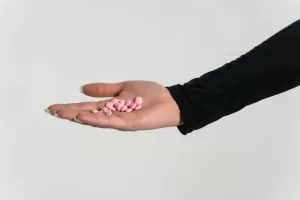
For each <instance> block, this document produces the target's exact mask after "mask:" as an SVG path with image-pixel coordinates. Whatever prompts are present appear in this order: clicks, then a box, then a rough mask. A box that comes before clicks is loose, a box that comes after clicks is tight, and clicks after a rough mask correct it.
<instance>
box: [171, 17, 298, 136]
mask: <svg viewBox="0 0 300 200" xmlns="http://www.w3.org/2000/svg"><path fill="white" fill-rule="evenodd" d="M299 84H300V20H298V21H296V22H294V23H292V24H291V25H289V26H288V27H286V28H284V29H283V30H281V31H279V32H278V33H276V34H275V35H273V36H272V37H270V38H269V39H267V40H266V41H264V42H263V43H262V44H260V45H258V46H256V47H255V48H253V49H252V50H251V51H249V52H248V53H246V54H244V55H242V56H241V57H239V58H237V59H236V60H234V61H232V62H230V63H227V64H225V65H224V66H222V67H220V68H218V69H216V70H213V71H210V72H208V73H206V74H204V75H202V76H200V77H199V78H195V79H193V80H191V81H189V82H187V83H184V84H183V85H181V84H178V85H173V86H170V87H167V89H168V90H169V91H170V93H171V95H172V97H173V98H174V100H175V101H176V102H177V104H178V106H179V109H180V113H181V119H182V120H183V125H180V126H178V129H179V131H180V132H181V133H182V134H184V135H186V134H188V133H191V132H192V131H194V130H197V129H200V128H202V127H204V126H206V125H208V124H210V123H213V122H215V121H217V120H219V119H220V118H222V117H224V116H227V115H230V114H232V113H235V112H237V111H239V110H241V109H243V108H244V107H245V106H248V105H250V104H253V103H256V102H258V101H260V100H262V99H266V98H268V97H271V96H274V95H276V94H279V93H282V92H285V91H287V90H290V89H292V88H294V87H297V86H298V85H299Z"/></svg>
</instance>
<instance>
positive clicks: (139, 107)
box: [134, 106, 142, 110]
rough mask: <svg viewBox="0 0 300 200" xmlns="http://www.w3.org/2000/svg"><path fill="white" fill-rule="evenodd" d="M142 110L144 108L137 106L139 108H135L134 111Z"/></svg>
mask: <svg viewBox="0 0 300 200" xmlns="http://www.w3.org/2000/svg"><path fill="white" fill-rule="evenodd" d="M141 108H142V106H137V107H135V109H134V110H139V109H141Z"/></svg>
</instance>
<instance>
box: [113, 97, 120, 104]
mask: <svg viewBox="0 0 300 200" xmlns="http://www.w3.org/2000/svg"><path fill="white" fill-rule="evenodd" d="M119 101H120V100H119V99H116V98H114V99H112V100H111V102H112V103H113V104H116V103H118V102H119Z"/></svg>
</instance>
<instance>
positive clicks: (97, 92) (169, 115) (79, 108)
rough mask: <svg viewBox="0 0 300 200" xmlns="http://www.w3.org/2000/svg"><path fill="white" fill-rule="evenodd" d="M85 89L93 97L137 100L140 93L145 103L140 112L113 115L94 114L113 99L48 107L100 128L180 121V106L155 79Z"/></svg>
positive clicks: (161, 125) (165, 124)
mask: <svg viewBox="0 0 300 200" xmlns="http://www.w3.org/2000/svg"><path fill="white" fill-rule="evenodd" d="M82 92H83V93H84V94H86V95H87V96H91V97H112V98H119V99H124V100H133V99H134V98H135V97H137V96H140V97H142V98H143V106H142V108H141V109H140V110H138V111H133V112H129V113H128V112H117V111H114V112H113V114H112V115H105V114H103V113H92V112H91V111H92V110H100V109H102V108H104V107H105V104H106V103H107V102H108V101H110V100H111V99H106V100H102V101H97V102H80V103H71V104H54V105H51V106H49V107H48V109H47V110H46V111H47V112H49V113H50V114H52V115H55V116H57V117H59V118H62V119H68V120H75V121H76V122H79V123H82V124H85V125H90V126H94V127H99V128H112V129H117V130H122V131H137V130H150V129H157V128H164V127H171V126H178V125H179V124H180V113H179V108H178V106H177V104H176V102H175V101H174V99H173V98H172V96H171V95H170V93H169V91H168V90H167V89H166V88H165V87H164V86H162V85H160V84H158V83H156V82H151V81H125V82H120V83H91V84H87V85H84V86H83V87H82Z"/></svg>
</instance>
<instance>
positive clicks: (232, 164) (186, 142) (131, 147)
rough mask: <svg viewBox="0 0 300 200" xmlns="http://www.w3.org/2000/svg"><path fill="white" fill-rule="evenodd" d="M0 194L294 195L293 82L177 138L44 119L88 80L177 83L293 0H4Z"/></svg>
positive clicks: (265, 27) (286, 18)
mask: <svg viewBox="0 0 300 200" xmlns="http://www.w3.org/2000/svg"><path fill="white" fill-rule="evenodd" d="M0 2H1V4H0V51H1V52H0V89H1V98H0V106H1V115H0V116H1V117H0V119H1V121H0V199H1V200H54V199H55V200H99V199H103V200H123V199H126V200H127V199H128V200H196V199H197V200H198V199H205V200H241V199H242V200H253V199H255V200H296V199H300V172H299V169H300V157H299V154H300V134H299V132H300V131H299V130H300V123H299V122H300V121H299V118H300V114H299V113H300V106H299V105H300V104H299V102H300V89H299V88H296V89H294V90H291V91H289V92H286V93H284V94H281V95H278V96H276V97H273V98H269V99H267V100H264V101H262V102H260V103H257V104H255V105H252V106H249V107H247V108H245V109H244V110H242V111H240V112H238V113H236V114H234V115H231V116H229V117H226V118H223V119H222V120H220V121H218V122H216V123H213V124H211V125H209V126H207V127H205V128H203V129H201V130H198V131H195V132H193V133H191V134H189V135H187V136H182V135H181V134H180V133H179V132H178V130H177V129H176V128H167V129H161V130H155V131H143V132H136V133H125V132H119V131H114V130H101V129H96V128H91V127H86V126H81V125H79V124H75V123H71V122H68V121H64V120H60V119H57V118H54V117H51V116H49V115H47V114H45V113H44V111H43V109H44V108H46V107H47V106H48V105H50V104H54V103H60V102H61V103H67V102H77V101H85V100H91V99H90V98H87V97H84V96H83V95H82V94H80V93H79V91H78V88H79V87H80V86H81V85H82V84H85V83H89V82H114V81H123V80H130V79H145V80H153V81H158V82H160V83H162V84H164V85H173V84H177V83H184V82H186V81H188V80H190V79H192V78H195V77H198V76H200V75H202V74H203V73H205V72H208V71H210V70H213V69H215V68H217V67H220V66H222V65H223V64H225V63H226V62H229V61H231V60H233V59H235V58H236V57H238V56H240V55H241V54H244V53H246V52H247V51H249V50H250V49H252V48H253V47H254V46H256V45H258V44H260V43H261V42H262V41H264V40H265V39H267V38H268V37H270V36H271V35H273V34H274V33H276V32H277V31H279V30H280V29H282V28H284V27H285V26H287V25H289V24H290V23H292V22H294V21H296V20H298V19H299V18H300V14H299V13H300V1H299V0H282V1H279V0H264V1H260V0H251V1H239V0H226V1H225V0H210V1H197V0H180V1H179V0H151V1H150V0H148V1H145V0H127V1H124V0H115V1H104V0H81V1H79V0H48V1H40V0H1V1H0Z"/></svg>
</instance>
